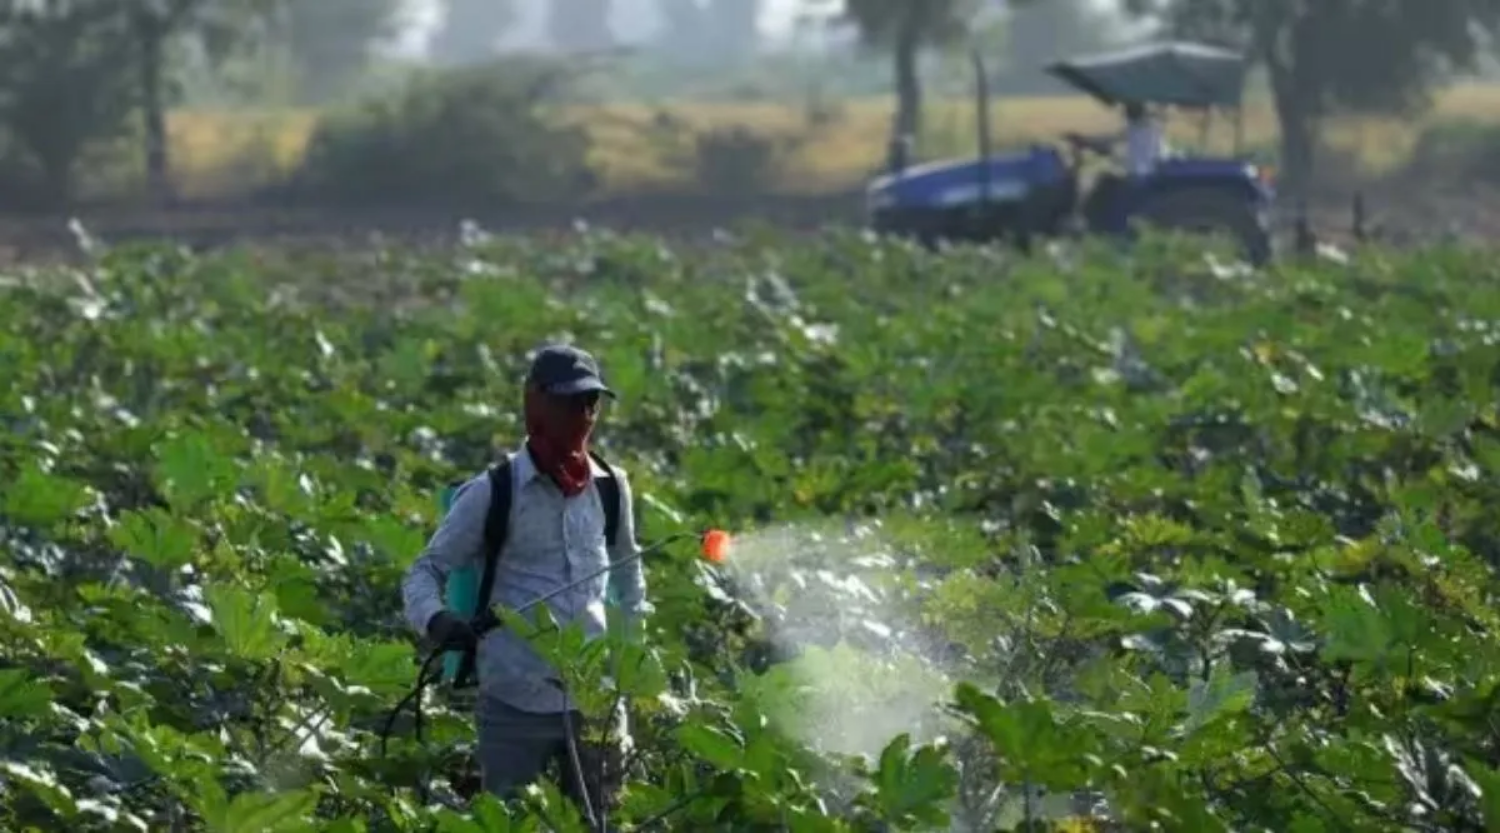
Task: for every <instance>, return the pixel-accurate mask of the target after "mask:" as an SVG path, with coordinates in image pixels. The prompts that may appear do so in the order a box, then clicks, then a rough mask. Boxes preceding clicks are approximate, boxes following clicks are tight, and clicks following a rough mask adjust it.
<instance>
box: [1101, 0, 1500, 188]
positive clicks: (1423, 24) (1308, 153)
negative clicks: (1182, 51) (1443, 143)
mask: <svg viewBox="0 0 1500 833" xmlns="http://www.w3.org/2000/svg"><path fill="white" fill-rule="evenodd" d="M1126 8H1127V9H1128V10H1129V11H1131V12H1132V13H1135V14H1137V15H1148V16H1154V17H1156V18H1157V19H1159V20H1160V21H1161V22H1162V23H1163V26H1164V29H1165V30H1166V31H1167V32H1169V33H1171V34H1172V35H1174V36H1177V37H1191V38H1195V39H1198V40H1204V41H1208V42H1215V43H1220V44H1222V45H1229V46H1233V47H1236V48H1240V49H1243V50H1245V52H1246V54H1247V56H1248V57H1249V58H1250V59H1251V61H1252V62H1254V63H1255V64H1257V65H1259V66H1261V67H1263V68H1264V69H1265V70H1266V73H1267V75H1268V77H1269V80H1270V87H1271V94H1272V97H1273V100H1274V104H1275V108H1276V115H1277V120H1278V122H1279V125H1280V128H1281V167H1282V171H1283V177H1284V180H1285V181H1286V183H1287V184H1288V186H1290V190H1292V191H1293V192H1297V191H1300V190H1302V189H1304V188H1305V187H1306V185H1307V183H1308V182H1309V180H1310V178H1311V176H1312V174H1313V170H1314V162H1315V151H1316V147H1317V140H1318V136H1319V134H1320V127H1321V125H1322V123H1323V122H1324V121H1325V120H1326V119H1327V118H1328V117H1330V116H1333V115H1336V114H1338V113H1340V112H1387V113H1392V112H1397V113H1412V112H1414V111H1416V110H1419V109H1421V108H1422V107H1425V106H1426V105H1427V104H1428V103H1429V102H1430V92H1431V90H1432V89H1433V87H1434V85H1435V84H1436V83H1437V82H1438V81H1439V80H1441V79H1442V78H1443V77H1444V76H1445V75H1447V74H1449V73H1452V72H1454V71H1456V70H1471V69H1473V68H1474V67H1475V66H1476V62H1477V60H1478V59H1479V57H1480V55H1481V54H1482V51H1483V49H1484V48H1485V45H1486V39H1487V38H1488V37H1491V36H1493V35H1494V34H1495V33H1496V31H1497V29H1500V0H1444V2H1434V0H1317V2H1312V3H1309V2H1301V1H1300V0H1127V3H1126Z"/></svg>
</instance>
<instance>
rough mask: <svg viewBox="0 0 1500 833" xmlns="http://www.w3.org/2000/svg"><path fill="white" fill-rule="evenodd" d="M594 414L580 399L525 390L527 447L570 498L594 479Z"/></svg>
mask: <svg viewBox="0 0 1500 833" xmlns="http://www.w3.org/2000/svg"><path fill="white" fill-rule="evenodd" d="M595 414H596V411H595V410H594V409H593V408H589V407H585V406H584V405H583V404H582V403H581V402H578V403H575V402H574V401H572V400H570V399H568V398H566V397H552V396H548V395H547V394H544V393H542V392H540V391H537V390H533V389H531V388H527V390H526V407H525V417H526V450H527V451H529V452H530V453H531V459H532V461H533V462H534V463H536V466H537V468H538V469H539V470H541V472H542V473H543V474H545V475H547V476H548V477H550V478H552V480H553V482H555V483H556V484H557V487H558V488H559V489H562V493H563V494H564V495H566V496H567V497H576V496H578V495H580V494H582V493H583V490H584V489H587V488H588V485H589V482H590V480H591V479H592V478H591V473H590V471H589V456H588V450H589V434H591V433H592V432H593V430H594V418H595Z"/></svg>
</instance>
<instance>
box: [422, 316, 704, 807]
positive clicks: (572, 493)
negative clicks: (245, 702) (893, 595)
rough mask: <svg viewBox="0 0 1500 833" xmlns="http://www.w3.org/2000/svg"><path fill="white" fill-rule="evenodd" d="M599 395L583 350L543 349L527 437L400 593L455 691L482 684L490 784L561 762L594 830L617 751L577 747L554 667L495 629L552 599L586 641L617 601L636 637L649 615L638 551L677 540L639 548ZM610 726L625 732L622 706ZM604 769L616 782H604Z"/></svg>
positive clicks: (449, 523)
mask: <svg viewBox="0 0 1500 833" xmlns="http://www.w3.org/2000/svg"><path fill="white" fill-rule="evenodd" d="M603 396H608V397H610V398H614V397H615V393H614V391H612V390H611V389H610V388H609V387H607V386H606V385H605V383H604V380H603V378H602V377H601V375H600V372H599V367H598V364H597V362H596V361H595V360H594V358H593V357H592V356H590V355H589V354H588V353H586V352H584V351H583V350H579V349H577V348H574V347H570V346H564V345H551V346H547V347H544V348H543V349H542V350H540V351H539V352H538V353H537V355H536V357H535V358H534V360H533V362H532V365H531V369H530V371H529V372H528V374H527V376H526V380H525V385H524V414H525V427H526V441H525V443H524V444H523V445H522V446H521V448H519V449H516V450H515V451H513V452H512V453H510V454H509V455H507V458H506V459H505V460H504V461H502V462H501V463H499V464H498V465H496V466H494V467H492V468H490V469H489V470H488V471H486V472H484V473H481V474H479V475H476V476H475V477H473V478H471V479H470V480H468V481H467V482H465V483H464V484H462V485H461V486H459V487H458V489H457V491H456V492H455V494H454V495H453V500H452V505H451V507H450V508H449V510H448V512H447V514H446V515H445V516H444V517H443V520H442V523H441V524H440V525H439V527H438V529H437V531H436V532H435V533H434V534H433V536H432V539H431V540H430V541H429V542H428V544H427V547H426V548H425V550H424V551H423V552H422V554H421V556H420V557H418V558H417V560H416V561H415V562H414V563H413V564H412V566H411V567H410V569H409V570H408V571H407V574H406V577H405V581H404V582H403V585H402V596H403V601H404V608H405V614H406V618H407V620H408V621H409V622H410V624H411V625H412V627H413V628H415V629H416V630H417V631H418V632H419V633H422V634H424V635H426V636H428V637H430V638H431V640H432V641H433V642H434V643H435V644H437V645H438V646H439V648H440V649H441V650H444V651H448V652H451V653H449V655H448V656H447V657H446V658H445V659H446V660H447V662H448V665H447V668H446V673H447V676H448V677H449V678H450V679H451V680H452V682H453V683H454V685H455V687H459V688H462V687H466V686H468V685H471V684H474V683H476V682H477V688H478V697H477V703H476V706H475V713H476V714H475V723H476V729H477V733H478V758H479V766H480V770H481V776H482V781H483V786H484V789H485V790H486V791H488V792H491V793H494V794H495V795H496V796H498V797H500V798H502V799H506V798H511V797H514V796H515V795H517V794H518V793H519V791H520V790H521V789H523V788H524V787H526V786H527V785H529V784H531V783H533V782H535V781H536V780H537V778H538V777H539V776H540V775H541V774H542V771H543V770H544V769H545V768H546V767H547V765H548V764H549V763H553V762H557V763H558V764H560V766H561V770H562V772H564V773H565V776H564V778H563V789H564V792H565V793H566V794H567V795H568V797H569V798H571V799H572V800H573V801H574V802H575V803H576V804H578V805H579V807H580V809H581V810H583V813H584V815H585V817H586V818H588V819H589V821H590V822H591V826H594V827H595V829H598V828H597V822H596V821H595V818H594V816H595V813H594V808H602V807H604V806H607V805H606V804H605V801H606V799H610V798H612V797H613V793H614V791H615V790H617V789H618V787H619V784H618V781H617V778H616V777H615V776H617V775H618V773H617V772H615V771H614V770H617V769H618V767H614V766H610V767H601V766H599V764H600V763H601V760H600V758H599V756H601V755H603V756H606V758H608V757H609V756H610V752H611V750H605V749H600V748H596V747H595V746H594V745H593V744H588V743H580V742H579V737H580V735H581V734H582V732H581V723H582V715H581V713H580V711H579V710H578V709H577V708H576V706H574V705H573V704H572V703H571V702H570V701H569V698H568V695H567V692H566V691H565V690H564V688H563V686H562V685H561V684H560V682H559V679H558V674H557V672H556V671H554V670H553V669H552V668H551V667H550V665H549V664H548V663H547V662H546V661H545V660H544V659H542V657H540V656H539V655H538V654H537V653H536V651H535V650H534V649H533V648H532V647H531V646H530V645H528V644H527V643H526V641H525V639H524V638H523V637H522V636H521V635H519V634H515V633H512V632H510V631H508V630H506V629H504V628H500V627H497V624H498V621H497V619H496V618H495V616H494V614H493V612H492V611H491V608H492V607H493V606H495V605H503V606H504V607H506V608H509V609H511V610H515V611H516V612H518V613H520V612H525V611H528V610H530V609H531V608H532V607H533V606H535V605H537V604H541V603H544V602H545V603H546V604H547V605H548V607H549V609H550V612H551V614H552V616H553V618H554V619H556V620H557V622H558V624H559V625H561V626H567V625H569V624H571V623H575V622H577V623H580V624H581V625H582V627H583V631H584V634H585V636H586V637H587V638H589V639H593V638H597V637H600V636H602V635H603V634H604V633H605V629H606V620H605V605H606V602H607V600H609V597H610V596H613V599H612V601H613V602H614V603H615V605H616V606H617V607H618V609H619V610H620V612H621V614H622V615H623V616H624V617H625V620H626V622H625V624H626V627H627V628H628V629H630V630H636V629H638V628H639V626H640V623H641V620H642V619H643V617H644V616H645V615H646V614H647V613H649V611H650V610H651V606H650V604H649V603H648V602H647V601H646V579H645V573H644V571H643V570H642V567H641V557H642V556H643V555H645V554H646V553H647V552H649V551H651V550H656V549H659V548H660V547H661V546H663V545H665V544H667V543H669V542H670V541H671V540H676V539H677V538H679V537H681V536H674V538H671V539H668V540H666V541H662V542H659V543H658V544H656V545H653V546H652V547H651V548H650V550H642V549H641V548H640V547H639V545H638V544H637V543H636V540H635V526H634V520H633V513H632V503H631V501H632V497H631V492H630V485H629V481H628V479H627V478H626V476H625V472H624V471H623V470H621V469H620V468H618V467H616V466H613V465H611V464H610V463H608V462H607V461H605V460H604V459H603V458H601V457H600V456H599V455H597V454H596V453H593V452H592V451H590V450H589V447H588V442H589V438H590V436H591V434H592V433H593V430H594V426H595V423H596V421H597V419H598V415H599V406H600V399H601V397H603ZM727 545H728V539H727V536H725V535H724V533H722V532H712V533H709V534H708V535H705V536H704V555H705V556H706V557H709V558H710V559H712V560H715V561H717V560H720V559H722V557H723V556H724V554H725V553H726V552H727ZM475 574H477V575H478V576H479V580H478V582H477V585H476V584H475V583H474V582H473V581H472V580H471V577H472V576H473V575H475ZM450 578H451V579H454V581H452V582H450V581H449V580H450ZM465 579H470V580H467V581H466V580H465ZM445 591H446V597H445ZM470 605H472V607H471V606H470ZM471 617H472V618H471ZM424 674H425V669H424ZM419 689H420V686H419ZM616 723H617V726H618V727H619V729H620V732H619V733H618V736H619V737H620V738H621V739H622V740H623V739H624V738H628V727H627V726H625V722H624V710H623V704H622V708H621V712H620V714H619V715H617V716H616ZM601 770H602V771H604V772H605V773H606V776H605V779H604V780H606V781H608V782H609V783H599V780H600V779H599V778H597V777H596V776H597V773H599V772H601ZM611 803H612V802H611Z"/></svg>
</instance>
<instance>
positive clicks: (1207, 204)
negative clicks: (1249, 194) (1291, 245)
mask: <svg viewBox="0 0 1500 833" xmlns="http://www.w3.org/2000/svg"><path fill="white" fill-rule="evenodd" d="M1136 218H1137V219H1138V220H1140V221H1141V222H1142V223H1145V224H1147V225H1153V226H1159V227H1160V228H1162V229H1165V230H1170V231H1182V232H1187V233H1189V234H1212V233H1215V232H1220V233H1225V234H1228V235H1229V236H1230V237H1233V238H1234V239H1235V240H1236V241H1237V242H1238V243H1239V244H1240V249H1241V251H1242V252H1243V253H1244V256H1245V259H1246V260H1248V261H1249V262H1250V264H1251V265H1252V266H1255V267H1257V268H1259V267H1261V266H1264V265H1266V264H1267V263H1269V262H1270V260H1271V256H1272V246H1271V230H1270V229H1269V228H1267V226H1266V223H1265V221H1264V220H1263V219H1262V217H1261V216H1260V215H1259V214H1258V213H1257V212H1256V211H1255V210H1254V208H1253V207H1251V205H1250V204H1249V203H1248V202H1247V201H1246V200H1245V199H1244V198H1243V197H1241V196H1240V195H1238V194H1236V193H1234V192H1232V191H1229V190H1227V189H1226V190H1221V189H1208V188H1194V189H1184V190H1181V191H1171V192H1168V193H1165V194H1162V195H1161V196H1159V197H1154V198H1152V199H1151V200H1150V201H1149V202H1147V203H1146V205H1145V207H1144V208H1143V209H1142V210H1141V211H1140V212H1139V213H1137V215H1136Z"/></svg>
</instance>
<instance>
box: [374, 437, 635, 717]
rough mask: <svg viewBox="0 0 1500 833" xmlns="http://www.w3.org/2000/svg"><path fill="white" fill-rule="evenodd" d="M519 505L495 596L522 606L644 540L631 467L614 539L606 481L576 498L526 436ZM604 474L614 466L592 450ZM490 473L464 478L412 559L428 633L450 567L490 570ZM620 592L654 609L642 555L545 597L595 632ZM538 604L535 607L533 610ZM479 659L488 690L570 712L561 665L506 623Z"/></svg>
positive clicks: (411, 580)
mask: <svg viewBox="0 0 1500 833" xmlns="http://www.w3.org/2000/svg"><path fill="white" fill-rule="evenodd" d="M510 462H511V466H510V474H511V488H512V491H511V496H512V497H511V508H510V525H509V535H508V539H507V541H506V544H505V547H504V549H503V550H502V551H501V553H500V559H499V563H498V564H497V565H496V570H495V584H494V587H493V588H492V590H491V593H490V598H489V600H488V601H486V602H485V605H486V606H491V605H494V604H497V603H498V604H502V605H504V606H505V607H506V608H509V609H512V610H514V609H516V608H518V607H520V606H521V605H524V604H526V603H528V602H530V601H532V600H533V599H536V598H538V597H540V596H543V595H545V594H547V593H550V592H552V591H554V590H557V589H558V588H560V587H563V586H565V585H567V584H569V583H571V582H574V581H577V580H578V579H580V578H583V577H584V576H586V575H588V574H590V573H593V572H596V571H598V570H601V569H603V568H604V567H605V566H606V565H607V564H609V563H611V562H615V561H619V560H620V559H621V558H625V557H628V556H631V555H635V554H637V553H638V552H640V548H639V546H638V544H637V543H636V540H635V522H634V518H633V512H632V499H631V492H630V484H629V481H628V480H627V478H626V476H625V472H624V470H622V469H621V468H620V467H619V466H612V468H614V471H615V475H616V477H617V478H618V480H619V487H620V503H621V505H620V519H619V525H620V527H619V531H618V532H617V533H616V540H617V542H618V545H617V546H615V547H608V546H606V542H605V540H604V506H603V503H602V501H601V500H600V495H599V489H598V487H597V486H596V485H595V484H594V483H592V482H591V483H590V484H589V486H588V488H586V489H585V490H584V491H583V493H582V494H580V495H578V496H577V497H572V498H568V497H565V496H564V495H563V493H562V490H561V489H559V488H558V487H557V484H556V483H554V482H553V481H552V478H550V477H547V476H546V475H544V474H542V473H541V472H540V471H538V470H537V468H536V465H535V463H533V461H532V459H531V455H530V453H528V452H527V451H526V449H525V447H524V446H522V447H521V448H520V449H518V450H516V451H514V452H512V453H511V454H510ZM589 464H590V466H591V467H592V468H593V473H594V476H595V477H603V476H605V475H606V472H605V471H604V470H603V469H601V468H600V467H599V465H598V464H597V463H595V462H594V461H593V460H592V459H590V460H589ZM490 491H491V490H490V483H489V475H488V473H487V472H481V473H480V474H478V475H476V476H475V477H473V478H470V479H469V480H468V482H466V483H464V484H463V485H462V486H460V487H459V488H458V491H457V493H456V494H455V495H454V498H453V505H452V507H451V508H450V509H449V510H448V514H447V515H445V516H444V517H443V520H442V523H441V524H440V525H439V526H438V529H437V531H436V532H435V533H433V535H432V539H431V540H430V541H428V543H427V547H426V549H424V550H423V551H422V554H421V555H420V556H419V557H418V558H417V560H416V561H415V562H413V563H412V565H411V567H410V568H409V569H408V570H407V572H406V578H405V580H404V581H403V583H402V586H401V593H402V599H403V602H404V605H405V611H406V618H407V621H408V622H409V623H410V624H411V626H412V627H413V628H415V629H416V630H417V632H418V633H420V634H424V635H425V634H426V633H427V625H428V623H429V622H430V621H431V620H432V617H433V616H435V615H437V613H438V612H439V611H441V610H443V609H445V606H446V605H445V603H444V601H443V599H444V593H443V588H444V585H445V583H446V580H447V577H448V573H449V572H451V571H452V570H454V569H457V568H459V567H463V566H466V565H469V566H474V567H475V568H476V571H480V572H482V571H483V564H484V558H483V553H482V552H481V550H482V549H483V546H482V545H483V542H484V521H485V516H486V514H487V513H488V511H489V504H490ZM611 589H613V591H614V592H613V593H612V594H611V595H613V596H614V601H615V602H616V603H617V604H618V605H619V608H620V610H621V612H622V613H623V614H624V615H625V617H626V620H627V621H626V624H627V627H634V626H635V625H636V624H637V623H638V622H639V620H640V618H641V617H643V616H644V615H645V614H646V613H648V612H649V611H650V609H651V607H650V605H649V603H647V602H646V599H645V596H646V578H645V572H644V571H643V570H642V568H641V562H640V559H634V560H632V561H630V562H629V563H628V564H622V565H620V566H619V567H616V568H615V569H613V570H609V571H607V572H605V573H602V574H600V575H599V576H597V577H595V578H594V579H592V580H590V581H585V582H583V583H582V584H580V585H579V586H578V587H576V588H574V589H573V590H570V591H568V592H565V593H560V594H558V595H557V596H555V597H553V598H551V599H549V600H548V601H546V602H544V603H543V604H545V605H546V606H547V607H548V609H549V610H550V611H551V613H552V616H553V618H554V619H556V620H557V622H558V624H559V625H560V626H563V627H566V626H568V625H569V624H570V623H572V622H581V623H582V625H583V628H584V633H585V634H586V635H587V637H588V638H589V639H594V638H597V637H599V636H601V635H603V633H604V632H605V628H606V619H605V600H606V594H607V593H609V591H610V590H611ZM529 615H530V612H528V616H529ZM475 667H476V671H477V673H478V677H479V690H480V693H481V694H483V695H486V696H493V697H496V698H498V699H500V700H501V701H503V702H505V703H506V704H508V705H510V706H512V707H514V708H517V709H521V710H523V711H529V712H537V713H547V712H561V711H562V710H563V706H564V701H563V695H562V692H560V691H559V690H558V689H557V688H556V687H555V686H554V685H553V684H552V683H551V682H549V680H550V679H555V678H556V676H557V675H556V672H555V671H554V670H553V669H552V667H551V665H550V663H548V662H547V661H546V660H544V659H542V657H541V656H539V655H538V654H537V652H536V651H535V650H534V649H532V647H531V646H530V645H528V644H526V642H525V640H524V639H522V638H520V637H519V636H517V635H516V634H513V633H511V632H510V631H509V630H508V629H506V628H504V627H500V628H496V629H494V630H492V631H490V632H489V633H488V634H487V635H486V636H485V637H484V639H483V640H482V641H481V642H480V645H479V651H478V655H477V656H476V658H475Z"/></svg>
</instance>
